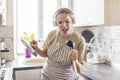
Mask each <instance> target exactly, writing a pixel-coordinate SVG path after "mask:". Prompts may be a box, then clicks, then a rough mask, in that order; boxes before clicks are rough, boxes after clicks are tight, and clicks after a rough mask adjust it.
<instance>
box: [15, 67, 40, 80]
mask: <svg viewBox="0 0 120 80" xmlns="http://www.w3.org/2000/svg"><path fill="white" fill-rule="evenodd" d="M13 80H41V69H26V70H16V71H15V72H14V77H13Z"/></svg>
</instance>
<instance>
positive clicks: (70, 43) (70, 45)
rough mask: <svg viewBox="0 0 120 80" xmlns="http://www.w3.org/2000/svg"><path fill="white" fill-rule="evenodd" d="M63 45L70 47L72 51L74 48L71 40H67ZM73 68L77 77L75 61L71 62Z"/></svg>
mask: <svg viewBox="0 0 120 80" xmlns="http://www.w3.org/2000/svg"><path fill="white" fill-rule="evenodd" d="M65 43H66V45H67V46H69V47H72V49H73V48H74V47H75V43H74V42H73V41H71V40H67V41H66V42H65ZM73 66H74V69H75V73H76V75H78V73H77V69H76V64H75V61H73Z"/></svg>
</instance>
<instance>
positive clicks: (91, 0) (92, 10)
mask: <svg viewBox="0 0 120 80" xmlns="http://www.w3.org/2000/svg"><path fill="white" fill-rule="evenodd" d="M73 12H74V14H75V18H76V24H75V25H97V24H104V0H74V1H73Z"/></svg>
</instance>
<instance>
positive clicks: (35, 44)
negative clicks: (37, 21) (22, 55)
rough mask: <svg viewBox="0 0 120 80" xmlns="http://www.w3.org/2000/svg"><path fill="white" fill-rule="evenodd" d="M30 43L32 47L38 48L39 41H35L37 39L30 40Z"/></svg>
mask: <svg viewBox="0 0 120 80" xmlns="http://www.w3.org/2000/svg"><path fill="white" fill-rule="evenodd" d="M30 45H31V47H33V48H34V49H36V48H38V43H37V41H35V40H32V41H31V42H30Z"/></svg>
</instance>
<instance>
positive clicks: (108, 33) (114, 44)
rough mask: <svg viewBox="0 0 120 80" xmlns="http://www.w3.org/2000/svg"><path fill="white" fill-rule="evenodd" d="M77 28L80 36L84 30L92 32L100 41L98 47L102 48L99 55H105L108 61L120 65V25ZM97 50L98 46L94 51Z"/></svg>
mask: <svg viewBox="0 0 120 80" xmlns="http://www.w3.org/2000/svg"><path fill="white" fill-rule="evenodd" d="M76 28H77V30H78V32H79V33H80V34H81V32H82V31H84V30H90V31H92V32H93V33H94V35H95V36H96V37H97V39H98V45H99V47H100V49H99V51H98V54H103V55H104V56H105V57H106V60H107V61H109V62H111V63H117V64H120V25H115V26H84V27H76ZM96 48H97V46H95V48H94V49H96ZM97 50H98V49H97Z"/></svg>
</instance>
